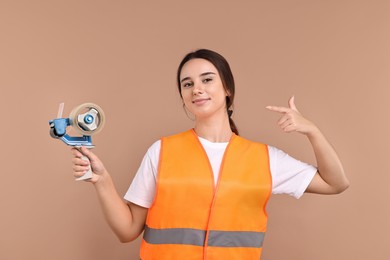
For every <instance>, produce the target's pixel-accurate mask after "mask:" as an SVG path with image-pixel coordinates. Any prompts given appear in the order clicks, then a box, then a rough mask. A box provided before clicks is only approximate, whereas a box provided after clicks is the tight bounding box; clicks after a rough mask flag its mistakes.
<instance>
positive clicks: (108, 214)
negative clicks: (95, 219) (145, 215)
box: [94, 173, 142, 242]
mask: <svg viewBox="0 0 390 260" xmlns="http://www.w3.org/2000/svg"><path fill="white" fill-rule="evenodd" d="M94 186H95V189H96V192H97V195H98V199H99V202H100V205H101V208H102V211H103V214H104V216H105V219H106V221H107V222H108V224H109V226H110V227H111V229H112V230H113V231H114V233H115V234H116V236H117V237H118V238H119V240H120V241H121V242H128V241H132V240H134V239H135V238H137V237H138V235H139V234H140V233H141V232H142V230H137V228H136V223H135V221H134V217H133V214H132V212H131V209H130V207H129V206H128V205H127V204H126V203H125V202H124V201H123V199H122V198H121V197H120V196H119V194H118V192H117V190H116V188H115V186H114V183H113V181H112V178H111V176H110V175H109V174H108V173H106V174H104V175H103V176H101V177H100V179H99V181H98V182H96V183H95V184H94Z"/></svg>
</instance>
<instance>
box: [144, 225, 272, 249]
mask: <svg viewBox="0 0 390 260" xmlns="http://www.w3.org/2000/svg"><path fill="white" fill-rule="evenodd" d="M264 235H265V233H263V232H250V231H213V230H211V231H210V233H209V239H208V246H214V247H254V248H261V247H262V246H263V241H264ZM205 236H206V231H204V230H199V229H191V228H168V229H154V228H150V227H148V226H145V232H144V240H145V241H146V242H147V243H149V244H182V245H194V246H203V245H204V240H205Z"/></svg>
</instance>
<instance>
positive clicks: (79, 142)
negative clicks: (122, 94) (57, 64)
mask: <svg viewBox="0 0 390 260" xmlns="http://www.w3.org/2000/svg"><path fill="white" fill-rule="evenodd" d="M63 110H64V103H61V104H60V107H59V110H58V115H57V118H56V119H53V120H50V121H49V125H50V136H51V137H53V138H56V139H60V140H61V141H63V142H64V143H65V144H67V145H69V146H74V147H76V148H80V147H81V146H85V147H87V148H88V149H91V148H93V147H94V145H93V144H92V137H91V136H92V135H94V134H96V133H98V132H100V131H101V130H102V128H103V126H104V123H105V116H104V112H103V110H102V109H101V108H100V107H99V106H98V105H96V104H93V103H84V104H81V105H79V106H77V107H75V108H74V109H73V110H72V111H71V113H70V115H69V118H62V112H63ZM68 126H72V128H73V129H74V130H75V131H76V132H77V133H79V134H81V136H70V135H68V134H67V133H66V128H67V127H68ZM82 159H83V160H88V158H87V157H86V156H83V158H82ZM90 178H92V170H91V168H90V169H89V170H88V171H87V172H86V173H85V174H84V175H83V176H81V177H79V178H77V179H76V180H77V181H79V180H88V179H90Z"/></svg>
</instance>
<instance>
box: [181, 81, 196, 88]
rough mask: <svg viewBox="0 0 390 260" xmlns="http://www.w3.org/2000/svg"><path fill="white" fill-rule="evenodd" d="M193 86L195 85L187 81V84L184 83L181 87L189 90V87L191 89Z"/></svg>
mask: <svg viewBox="0 0 390 260" xmlns="http://www.w3.org/2000/svg"><path fill="white" fill-rule="evenodd" d="M192 85H193V83H192V82H190V81H187V82H184V83H183V84H182V85H181V87H182V88H189V87H191V86H192Z"/></svg>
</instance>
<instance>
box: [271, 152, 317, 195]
mask: <svg viewBox="0 0 390 260" xmlns="http://www.w3.org/2000/svg"><path fill="white" fill-rule="evenodd" d="M268 152H269V158H270V170H271V175H272V193H273V194H288V195H290V196H293V197H295V198H297V199H298V198H300V197H301V196H302V195H303V193H304V192H305V190H306V189H307V187H308V186H309V184H310V182H311V181H312V179H313V177H314V175H315V174H316V173H317V168H316V167H314V166H313V165H310V164H307V163H304V162H301V161H299V160H297V159H295V158H293V157H291V156H290V155H288V154H287V153H285V152H283V151H282V150H280V149H278V148H275V147H273V146H268Z"/></svg>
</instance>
